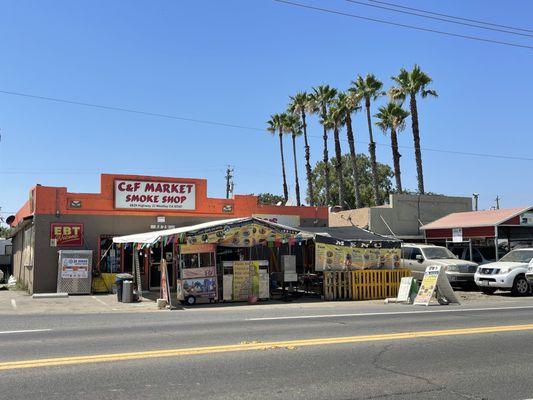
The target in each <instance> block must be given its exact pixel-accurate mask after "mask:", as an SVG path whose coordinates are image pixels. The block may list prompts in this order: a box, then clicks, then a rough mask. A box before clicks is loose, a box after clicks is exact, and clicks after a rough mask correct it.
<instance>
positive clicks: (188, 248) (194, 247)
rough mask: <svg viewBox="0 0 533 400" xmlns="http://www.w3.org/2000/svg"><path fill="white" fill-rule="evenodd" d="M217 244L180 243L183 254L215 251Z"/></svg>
mask: <svg viewBox="0 0 533 400" xmlns="http://www.w3.org/2000/svg"><path fill="white" fill-rule="evenodd" d="M216 248H217V246H216V244H211V243H201V244H182V245H180V253H181V254H196V253H213V252H214V251H215V250H216Z"/></svg>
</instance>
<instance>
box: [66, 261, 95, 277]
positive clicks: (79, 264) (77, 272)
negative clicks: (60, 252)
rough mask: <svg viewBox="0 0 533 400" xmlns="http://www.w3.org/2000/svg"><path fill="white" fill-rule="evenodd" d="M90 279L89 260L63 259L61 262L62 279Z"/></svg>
mask: <svg viewBox="0 0 533 400" xmlns="http://www.w3.org/2000/svg"><path fill="white" fill-rule="evenodd" d="M88 277H89V259H88V258H63V259H62V260H61V278H71V279H75V278H81V279H86V278H88Z"/></svg>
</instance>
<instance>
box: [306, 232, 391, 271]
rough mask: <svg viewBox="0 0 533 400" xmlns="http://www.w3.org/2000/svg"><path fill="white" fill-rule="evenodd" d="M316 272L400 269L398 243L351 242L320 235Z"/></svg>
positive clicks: (316, 254) (316, 247)
mask: <svg viewBox="0 0 533 400" xmlns="http://www.w3.org/2000/svg"><path fill="white" fill-rule="evenodd" d="M315 241H316V246H315V268H316V270H317V271H353V270H358V269H393V268H400V252H401V250H400V244H399V242H376V241H349V240H336V239H333V238H330V237H323V236H317V237H316V239H315Z"/></svg>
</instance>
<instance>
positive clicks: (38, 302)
mask: <svg viewBox="0 0 533 400" xmlns="http://www.w3.org/2000/svg"><path fill="white" fill-rule="evenodd" d="M456 294H457V296H458V297H459V299H460V301H461V303H462V306H463V307H485V306H486V307H498V306H512V305H516V304H518V303H520V304H523V303H524V301H526V302H527V299H528V298H520V297H511V296H510V295H508V294H501V295H498V294H497V295H493V296H487V295H484V294H482V293H481V292H467V291H456ZM156 296H157V295H156V294H155V293H151V294H150V295H149V297H150V298H143V299H142V301H141V302H138V303H120V302H118V301H117V297H116V295H114V294H104V295H71V296H69V297H68V298H49V299H47V298H41V299H34V298H32V296H30V295H28V294H27V293H25V292H22V291H12V290H2V291H0V315H43V314H91V313H124V312H168V311H167V310H158V309H157V307H156V304H155V301H154V300H155V297H156ZM529 299H531V303H532V304H533V298H529ZM173 302H174V304H175V305H178V306H179V307H180V308H182V309H184V310H186V311H188V312H193V311H194V312H200V313H202V312H209V311H214V310H217V311H219V312H224V311H230V310H234V311H235V310H239V309H242V310H243V311H245V310H248V311H250V309H254V310H255V311H260V310H265V311H266V310H278V311H281V312H282V311H283V310H286V311H287V312H289V313H290V312H291V311H293V312H294V310H295V309H307V310H310V309H315V310H316V311H320V310H323V311H324V312H327V311H328V310H330V311H332V310H334V309H353V310H354V311H364V312H373V311H377V310H379V311H381V310H384V309H386V310H397V309H399V308H402V307H405V305H400V304H396V305H394V304H389V305H385V304H384V302H383V300H370V301H338V302H325V301H321V300H319V299H316V298H315V299H309V298H300V299H295V300H294V301H291V302H284V301H280V300H269V301H263V302H260V303H257V304H254V305H248V304H246V303H242V302H241V303H218V304H198V305H195V306H190V307H181V305H180V304H179V303H178V301H177V300H175V299H173Z"/></svg>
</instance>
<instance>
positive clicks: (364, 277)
mask: <svg viewBox="0 0 533 400" xmlns="http://www.w3.org/2000/svg"><path fill="white" fill-rule="evenodd" d="M406 276H411V271H410V270H408V269H394V270H361V271H325V272H324V298H325V300H377V299H386V298H389V297H396V296H397V295H398V289H399V287H400V281H401V279H402V278H403V277H406Z"/></svg>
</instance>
